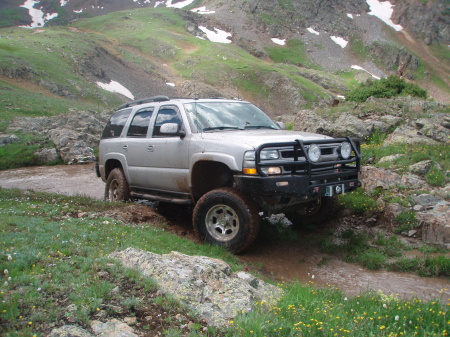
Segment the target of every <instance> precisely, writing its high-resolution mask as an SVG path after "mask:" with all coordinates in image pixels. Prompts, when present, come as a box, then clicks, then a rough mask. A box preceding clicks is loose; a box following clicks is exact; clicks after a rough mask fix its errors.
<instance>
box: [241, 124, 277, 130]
mask: <svg viewBox="0 0 450 337" xmlns="http://www.w3.org/2000/svg"><path fill="white" fill-rule="evenodd" d="M245 128H246V129H272V130H278V129H276V128H274V127H273V126H267V125H246V126H245Z"/></svg>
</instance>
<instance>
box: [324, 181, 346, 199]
mask: <svg viewBox="0 0 450 337" xmlns="http://www.w3.org/2000/svg"><path fill="white" fill-rule="evenodd" d="M344 192H345V185H344V184H342V185H333V186H327V188H326V191H325V196H327V197H332V196H333V195H338V194H344Z"/></svg>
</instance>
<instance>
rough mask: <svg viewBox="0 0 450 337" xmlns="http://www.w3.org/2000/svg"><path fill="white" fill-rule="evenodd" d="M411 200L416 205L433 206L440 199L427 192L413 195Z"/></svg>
mask: <svg viewBox="0 0 450 337" xmlns="http://www.w3.org/2000/svg"><path fill="white" fill-rule="evenodd" d="M413 200H414V202H415V203H416V204H417V205H420V206H422V207H423V208H433V207H434V206H436V205H437V204H438V203H440V202H441V201H443V200H441V199H438V198H436V197H434V196H432V195H429V194H421V195H418V196H413Z"/></svg>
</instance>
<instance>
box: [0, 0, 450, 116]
mask: <svg viewBox="0 0 450 337" xmlns="http://www.w3.org/2000/svg"><path fill="white" fill-rule="evenodd" d="M155 7H157V8H158V9H159V8H162V7H168V8H171V10H172V14H166V13H164V14H162V13H163V12H158V11H156V9H155ZM130 9H133V10H135V11H137V12H123V13H122V14H118V15H113V13H115V12H116V11H120V10H130ZM108 13H111V14H110V15H107V16H105V17H103V18H102V19H100V17H102V15H105V14H108ZM136 13H139V14H136ZM141 13H147V14H146V15H144V16H141V15H140V14H141ZM154 13H158V14H154ZM173 13H176V15H174V14H173ZM448 14H449V8H448V2H447V1H445V0H429V1H420V0H396V1H395V2H392V3H389V2H382V3H381V2H379V1H378V0H367V1H365V2H361V1H355V0H339V1H320V2H317V1H311V0H308V1H292V0H283V1H272V0H251V1H244V2H243V1H235V0H228V1H222V0H221V1H218V0H203V1H202V0H195V1H194V0H182V1H177V0H167V1H156V0H146V1H120V0H108V1H106V0H95V1H94V0H90V1H89V0H64V1H63V0H61V1H54V0H42V1H40V2H37V1H33V0H28V1H26V2H24V1H23V0H7V1H4V2H2V4H0V17H2V18H3V20H2V21H1V22H0V26H12V25H21V26H28V27H34V30H33V31H34V32H37V31H38V29H36V28H40V27H42V26H53V27H55V25H67V24H68V25H69V27H71V29H72V31H71V32H72V33H71V35H79V36H78V38H80V37H81V36H83V35H86V33H87V32H95V34H96V35H97V36H98V37H99V36H102V35H104V36H103V37H102V38H101V39H102V41H101V42H100V41H96V40H95V39H94V41H92V46H90V47H89V48H90V50H89V51H87V52H85V55H84V56H85V57H83V58H82V59H78V60H77V61H78V64H77V67H78V68H79V69H77V70H78V72H79V74H81V75H83V76H84V77H85V78H84V80H87V81H88V82H89V84H91V85H92V84H95V83H96V82H98V81H99V80H101V81H103V83H105V84H111V83H112V85H115V84H117V85H120V87H119V88H120V89H117V90H116V91H119V92H120V93H121V94H122V95H120V96H121V99H126V98H130V97H134V98H141V97H142V96H145V95H149V94H151V95H153V94H155V92H156V93H167V94H178V95H192V94H194V92H195V93H196V94H199V95H220V96H235V97H237V96H238V97H243V98H245V99H248V100H252V101H254V102H255V103H257V104H259V105H260V106H262V107H263V108H265V109H266V110H268V112H269V113H271V114H273V115H278V114H280V113H285V112H288V113H295V112H296V111H297V110H298V108H299V107H304V106H308V105H309V106H311V105H317V104H328V103H330V101H331V100H332V98H333V97H335V96H336V95H340V96H345V92H346V90H347V89H348V87H349V86H351V85H352V83H354V81H355V80H356V81H363V80H366V79H367V78H379V77H385V76H388V75H391V74H398V75H401V76H404V77H405V78H407V79H408V80H411V81H415V82H417V83H418V84H419V85H420V86H422V87H423V88H425V89H427V90H428V91H429V93H430V96H431V97H433V98H434V99H436V100H438V101H442V102H447V103H449V102H450V98H449V96H450V92H449V86H450V82H449V81H450V80H449V78H450V64H449V59H450V57H448V56H449V51H448V45H449V44H450V30H449V29H448V26H449V22H450V20H449V15H448ZM97 16H100V17H99V19H95V18H93V19H90V20H81V19H82V18H89V17H97ZM155 16H158V18H159V19H161V18H162V16H164V17H165V19H164V20H163V21H165V22H164V24H159V25H153V26H151V27H149V26H148V24H149V23H150V22H149V21H142V20H146V18H149V19H150V18H151V17H154V18H155ZM175 17H176V19H175ZM108 20H113V22H110V23H106V21H108ZM152 20H155V19H152ZM173 20H175V21H173ZM170 21H172V22H170ZM111 25H112V26H115V27H112V31H114V34H111V33H112V31H110V28H111V27H109V26H111ZM174 26H177V29H176V31H177V32H176V34H178V36H177V39H178V41H175V40H174V39H173V37H174V36H171V37H170V38H169V37H167V36H164V35H165V34H162V35H160V34H158V31H159V30H160V29H164V30H165V33H168V31H167V30H169V31H170V30H173V29H174ZM130 30H133V31H132V32H130ZM138 31H139V32H140V33H141V35H146V36H145V37H144V36H138V34H137V33H138ZM6 32H8V31H4V32H1V35H2V39H1V40H0V42H2V43H3V44H4V45H5V47H4V48H0V50H1V49H4V50H6V52H7V53H8V54H10V55H8V56H10V57H13V56H14V53H11V50H10V49H9V50H8V48H9V47H8V46H9V45H10V43H9V42H10V41H8V34H7V33H6ZM74 32H77V33H74ZM130 33H131V34H130ZM155 33H156V34H155ZM121 34H122V36H121ZM130 35H131V36H130ZM127 36H129V37H131V38H132V40H135V41H134V42H136V43H134V42H132V41H127V39H126V37H127ZM192 36H194V37H200V38H203V39H206V40H210V41H213V43H214V44H216V46H212V47H211V51H212V52H214V49H216V50H217V55H215V56H216V57H212V55H211V54H210V52H207V53H206V54H207V55H205V54H202V55H199V53H198V52H197V51H198V44H197V43H193V42H192V41H193V40H192V39H191V38H190V37H192ZM86 37H87V36H83V37H81V38H86ZM10 38H12V39H19V38H20V37H16V36H14V35H13V36H11V37H10ZM73 38H75V37H73ZM89 38H91V37H89ZM150 41H151V43H152V44H156V45H158V46H155V47H154V48H153V50H151V54H148V52H149V51H150V50H145V47H144V46H143V44H145V43H147V42H150ZM22 42H24V41H22ZM67 43H68V44H69V45H70V42H69V41H68V42H67ZM94 45H95V46H94ZM0 46H1V44H0ZM33 47H36V46H35V45H34V46H33ZM130 47H131V48H133V49H130ZM52 51H53V50H52ZM125 52H127V53H137V54H142V53H143V52H144V53H146V55H139V56H137V57H138V58H140V59H141V60H136V59H134V60H133V59H130V58H129V57H127V56H126V55H124V54H125ZM11 54H12V55H11ZM208 54H209V55H208ZM246 54H247V55H246ZM150 56H151V58H150ZM243 58H244V59H246V60H242V59H243ZM252 58H253V59H252ZM232 59H233V60H235V59H241V62H239V63H240V64H238V65H234V67H233V68H234V69H230V68H229V65H230V63H231V60H232ZM247 60H251V63H254V62H256V63H258V64H259V67H258V69H255V68H254V67H252V64H249V63H250V62H249V61H247ZM15 61H16V62H17V63H20V65H21V66H22V67H28V66H31V67H33V65H28V64H27V63H26V62H25V60H20V61H19V60H15ZM27 62H29V61H28V60H27ZM144 62H146V63H148V66H146V67H145V66H144V67H143V63H144ZM211 62H214V63H216V64H219V67H218V68H219V69H215V70H212V69H207V66H206V67H205V69H198V65H199V63H200V64H205V63H209V64H210V63H211ZM2 63H3V62H2ZM24 63H25V64H24ZM227 64H228V66H227ZM171 65H173V67H171ZM69 66H72V65H69ZM261 67H263V68H264V67H266V68H269V67H271V69H261ZM3 68H4V66H3ZM174 68H175V69H174ZM19 72H20V69H19ZM1 73H2V74H3V75H6V76H8V77H11V76H13V77H14V75H15V74H16V75H17V69H13V70H11V69H2V70H1ZM18 75H19V77H20V75H23V74H20V73H19V74H18ZM28 75H29V74H28ZM22 77H23V76H22ZM166 83H170V85H172V88H175V89H172V90H171V88H167V85H166ZM45 84H46V83H43V86H44V87H45V86H46V85H45ZM144 84H147V85H144ZM148 84H150V87H148V88H147V90H142V88H144V87H146V86H148ZM56 85H57V86H60V87H61V86H62V85H63V84H61V83H56ZM41 86H42V85H41ZM48 86H51V87H54V84H53V83H51V84H50V85H47V87H48ZM255 86H259V87H260V88H258V89H257V90H255V89H254V88H252V87H255ZM103 88H106V87H105V86H104V87H103ZM108 90H112V91H114V87H113V88H111V87H109V88H108ZM56 94H57V95H61V94H62V93H61V90H57V92H56ZM65 94H67V93H65ZM71 94H72V95H74V94H73V92H72V93H71ZM96 95H102V94H101V93H98V94H96ZM75 96H77V95H76V94H75ZM124 96H125V97H124ZM278 97H283V103H282V109H283V112H280V111H276V108H277V107H279V102H277V104H275V105H274V104H272V101H273V100H278ZM102 100H103V101H105V102H108V100H107V99H104V98H102ZM284 101H289V103H288V104H285V103H284Z"/></svg>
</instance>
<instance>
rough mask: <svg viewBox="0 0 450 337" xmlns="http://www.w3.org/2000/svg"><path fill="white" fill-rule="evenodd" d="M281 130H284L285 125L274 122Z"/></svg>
mask: <svg viewBox="0 0 450 337" xmlns="http://www.w3.org/2000/svg"><path fill="white" fill-rule="evenodd" d="M275 123H276V124H277V125H278V127H279V128H280V129H281V130H286V125H284V123H283V122H275Z"/></svg>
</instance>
